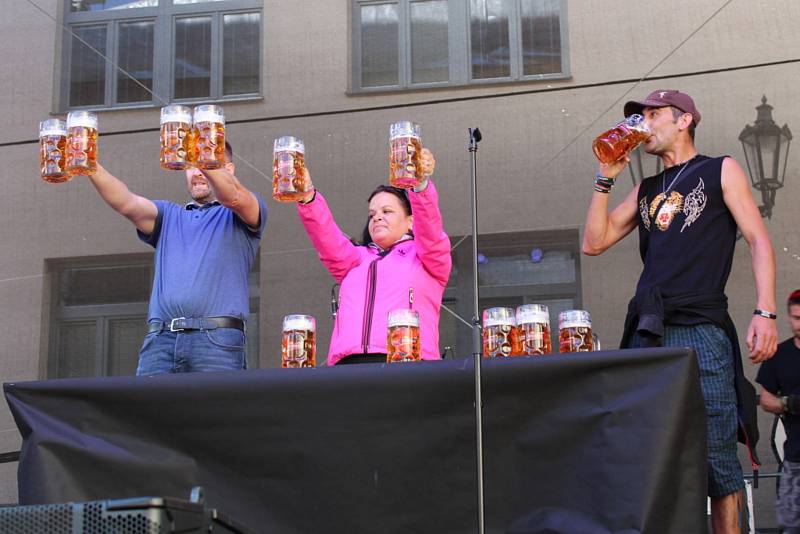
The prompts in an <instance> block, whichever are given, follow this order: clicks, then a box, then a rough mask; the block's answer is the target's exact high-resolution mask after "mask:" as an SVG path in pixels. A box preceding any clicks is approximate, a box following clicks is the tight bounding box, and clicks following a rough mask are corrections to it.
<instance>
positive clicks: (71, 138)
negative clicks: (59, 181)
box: [66, 111, 97, 176]
mask: <svg viewBox="0 0 800 534" xmlns="http://www.w3.org/2000/svg"><path fill="white" fill-rule="evenodd" d="M66 168H67V172H68V173H69V174H70V175H71V176H75V175H76V174H87V175H88V174H94V172H95V171H96V170H97V115H95V114H94V113H92V112H91V111H71V112H70V113H68V114H67V157H66Z"/></svg>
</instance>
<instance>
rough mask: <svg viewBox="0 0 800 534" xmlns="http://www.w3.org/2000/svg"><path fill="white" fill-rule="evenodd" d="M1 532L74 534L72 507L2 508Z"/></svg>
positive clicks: (45, 505) (0, 516) (50, 505)
mask: <svg viewBox="0 0 800 534" xmlns="http://www.w3.org/2000/svg"><path fill="white" fill-rule="evenodd" d="M34 509H35V510H34ZM0 532H2V533H3V534H42V533H44V532H47V533H50V532H53V533H61V532H72V505H71V504H43V505H39V506H18V507H14V508H0Z"/></svg>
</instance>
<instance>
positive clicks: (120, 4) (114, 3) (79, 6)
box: [69, 0, 158, 11]
mask: <svg viewBox="0 0 800 534" xmlns="http://www.w3.org/2000/svg"><path fill="white" fill-rule="evenodd" d="M157 5H158V0H70V3H69V10H70V11H102V10H103V9H130V8H135V7H153V6H157Z"/></svg>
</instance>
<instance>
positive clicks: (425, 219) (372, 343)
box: [297, 149, 451, 365]
mask: <svg viewBox="0 0 800 534" xmlns="http://www.w3.org/2000/svg"><path fill="white" fill-rule="evenodd" d="M421 155H422V169H423V174H424V175H425V176H426V179H425V181H424V182H423V183H422V184H420V186H419V187H418V188H415V190H408V191H406V190H402V189H395V188H393V187H389V186H380V187H378V188H377V189H376V190H375V191H373V193H372V194H371V195H370V196H369V199H368V200H369V212H368V219H367V225H366V228H365V229H364V236H363V244H362V245H356V244H353V242H351V241H350V239H348V237H347V236H346V235H344V234H343V233H342V231H341V230H340V229H339V227H338V226H337V225H336V222H335V221H334V220H333V215H331V212H330V209H329V208H328V204H327V203H326V202H325V198H324V197H323V196H322V194H320V193H319V192H317V191H313V192H312V193H311V194H310V195H309V198H308V200H307V201H305V202H299V203H298V204H297V211H298V213H299V214H300V220H301V221H302V223H303V226H304V227H305V229H306V232H308V236H309V238H311V242H312V243H313V245H314V248H316V249H317V252H318V253H319V257H320V259H321V260H322V263H323V264H324V265H325V267H327V269H328V271H330V273H331V274H332V275H333V277H334V278H335V279H336V281H337V282H339V284H341V287H340V290H339V311H338V313H337V315H336V323H335V325H334V329H333V336H332V337H331V344H330V349H329V351H328V365H337V364H344V363H367V362H385V361H386V321H387V315H388V313H389V311H390V310H394V309H397V308H405V307H408V305H409V292H410V291H413V295H414V303H413V307H414V309H415V310H417V311H418V312H419V322H420V325H419V330H420V350H421V353H422V358H423V359H425V360H438V359H439V357H440V356H439V310H440V308H441V305H442V294H443V293H444V288H445V286H446V285H447V279H448V278H449V277H450V267H451V259H450V239H449V238H448V237H447V234H446V233H445V232H444V228H443V226H442V215H441V213H440V212H439V197H438V195H437V193H436V188H435V187H434V185H433V182H432V181H430V180H429V179H428V178H429V177H430V175H431V174H433V168H434V165H435V161H434V159H433V155H432V154H431V153H430V151H428V150H427V149H423V151H422V154H421ZM412 226H413V231H412Z"/></svg>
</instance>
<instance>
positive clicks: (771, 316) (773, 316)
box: [753, 308, 778, 320]
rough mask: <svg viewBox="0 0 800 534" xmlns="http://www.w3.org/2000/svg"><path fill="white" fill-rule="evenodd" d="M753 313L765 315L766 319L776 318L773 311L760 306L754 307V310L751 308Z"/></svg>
mask: <svg viewBox="0 0 800 534" xmlns="http://www.w3.org/2000/svg"><path fill="white" fill-rule="evenodd" d="M753 315H760V316H761V317H765V318H767V319H772V320H775V319H777V318H778V316H777V315H775V314H774V313H772V312H768V311H766V310H762V309H760V308H756V309H755V310H753Z"/></svg>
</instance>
